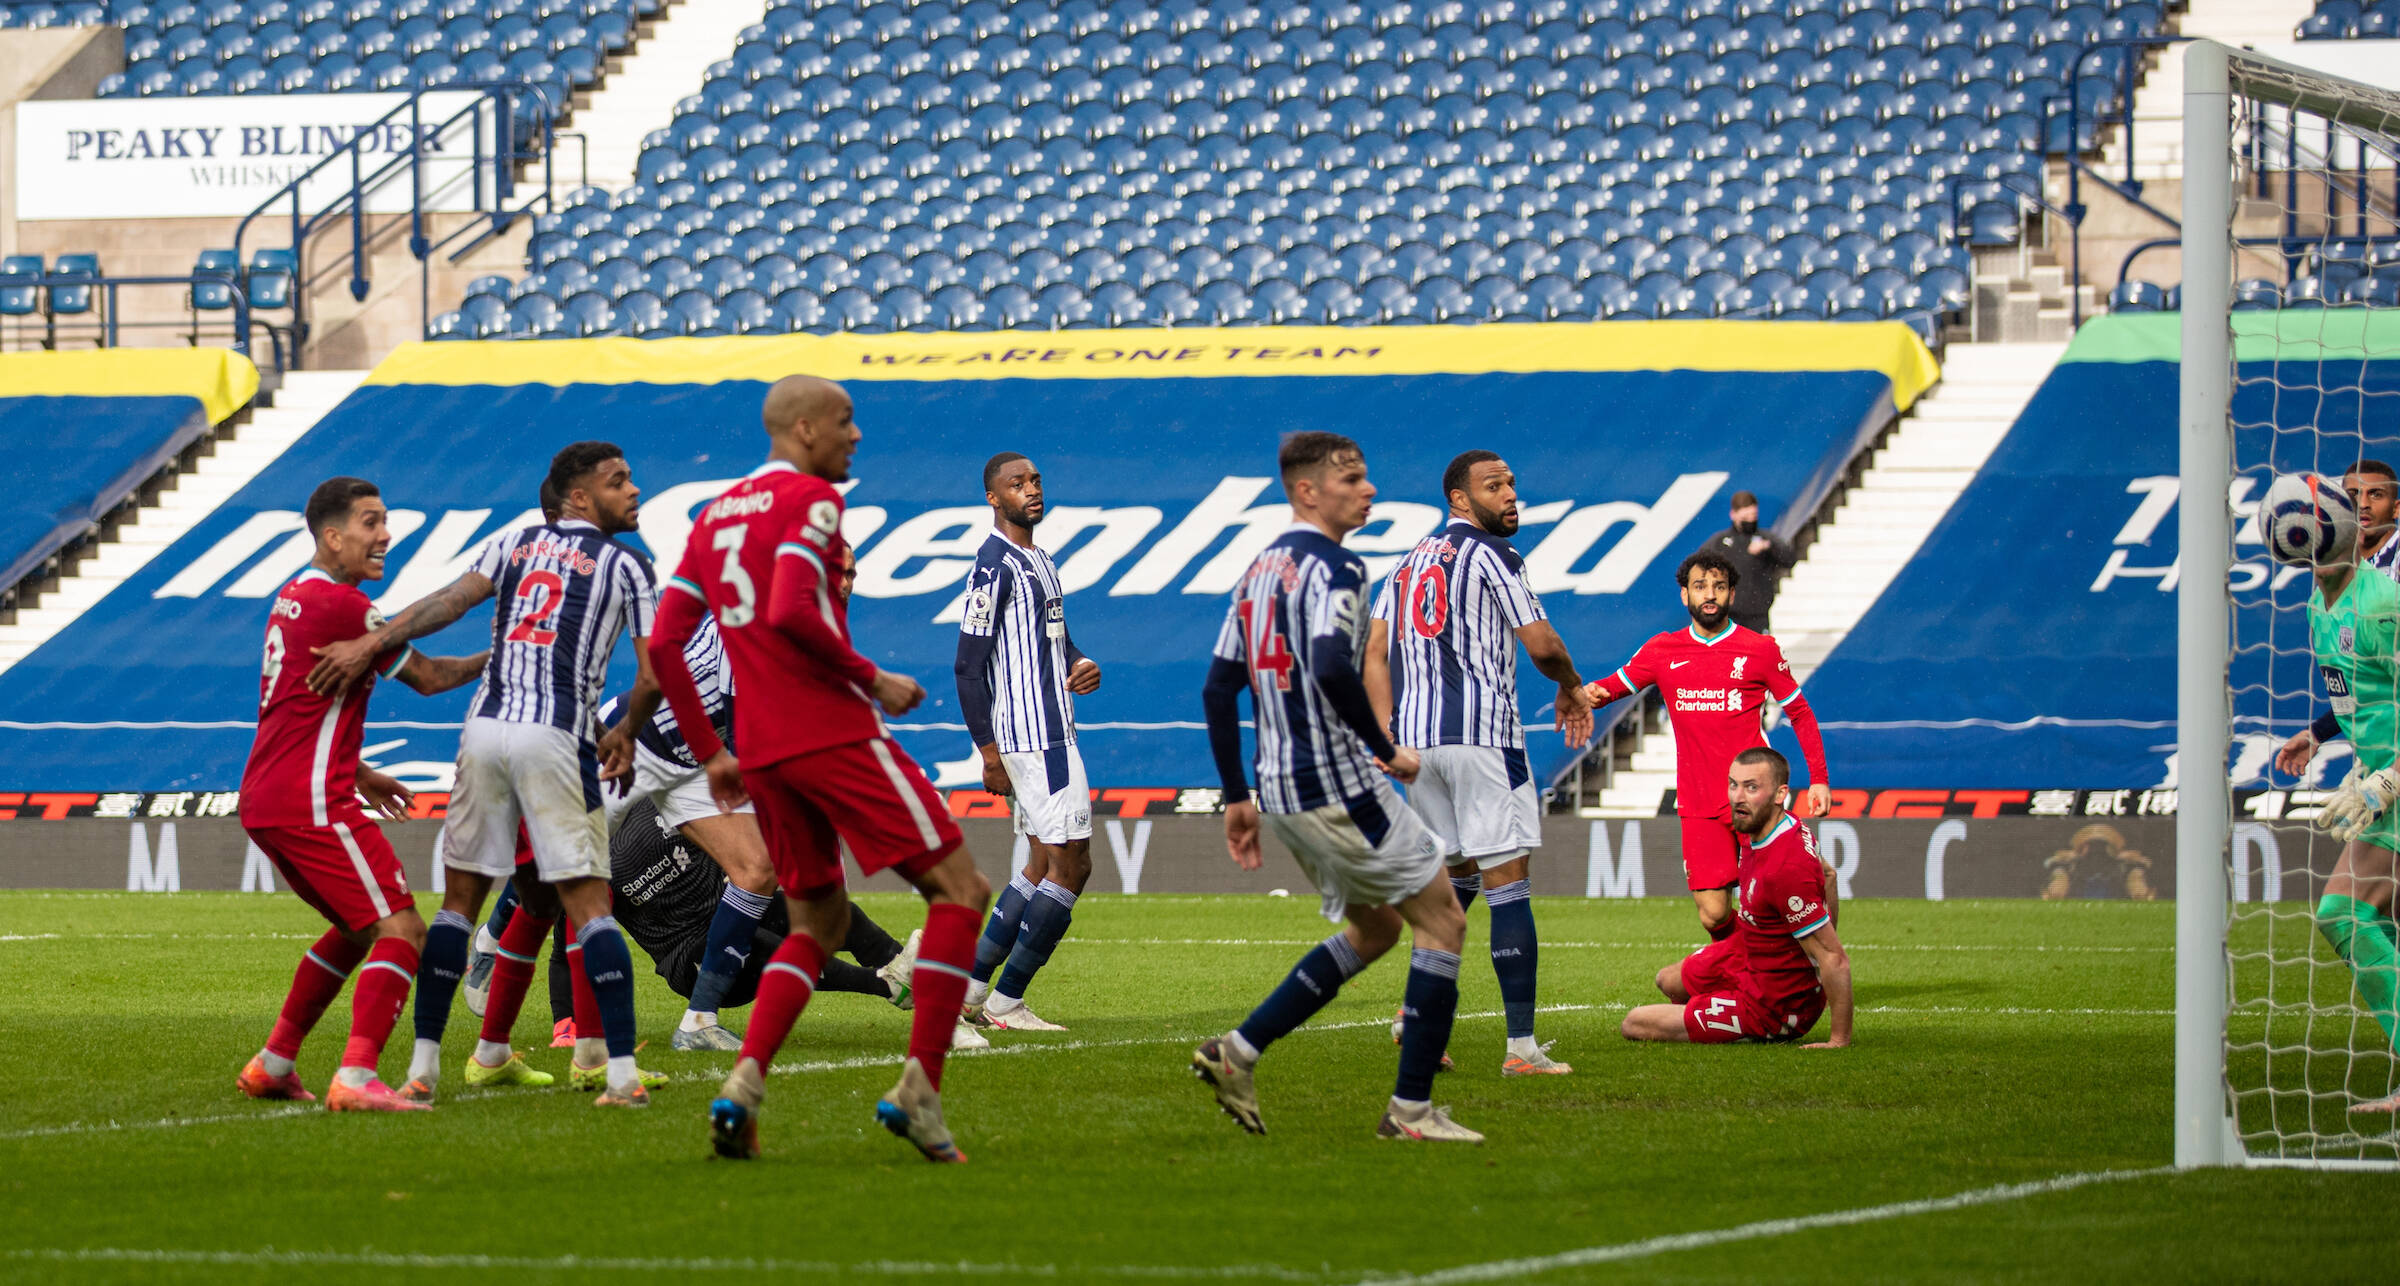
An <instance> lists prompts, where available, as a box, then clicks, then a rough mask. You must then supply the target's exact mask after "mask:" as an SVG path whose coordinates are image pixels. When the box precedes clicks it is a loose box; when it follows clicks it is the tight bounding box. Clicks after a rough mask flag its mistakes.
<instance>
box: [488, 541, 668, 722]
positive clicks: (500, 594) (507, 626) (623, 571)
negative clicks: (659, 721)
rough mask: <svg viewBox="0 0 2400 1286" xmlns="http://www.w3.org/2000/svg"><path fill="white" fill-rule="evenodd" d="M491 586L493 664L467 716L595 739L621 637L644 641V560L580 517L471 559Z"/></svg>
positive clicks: (652, 588) (647, 608)
mask: <svg viewBox="0 0 2400 1286" xmlns="http://www.w3.org/2000/svg"><path fill="white" fill-rule="evenodd" d="M475 570H476V571H477V572H478V573H480V574H481V575H483V576H484V578H485V579H487V580H489V581H491V583H492V597H493V599H494V601H495V603H496V604H497V610H496V611H495V612H494V613H493V615H492V658H491V660H490V661H487V662H485V664H484V667H483V686H482V688H480V689H478V690H477V691H476V693H475V704H474V705H473V706H472V707H470V708H469V714H470V715H472V716H473V717H475V718H478V719H499V720H502V721H505V722H508V723H539V724H548V725H549V726H551V727H553V728H560V729H564V730H565V731H567V732H571V733H574V734H575V735H576V736H578V737H580V738H582V739H583V740H584V741H585V742H587V743H588V742H590V741H592V740H593V732H592V724H593V721H594V719H595V718H596V716H597V712H598V711H599V708H600V697H601V693H602V691H603V690H604V689H605V688H606V687H607V685H608V658H609V654H610V653H611V652H614V651H615V650H616V647H617V639H618V638H619V637H620V636H622V635H623V634H624V633H625V632H626V631H627V630H631V631H632V632H633V636H634V637H635V638H637V639H640V638H648V637H649V636H650V622H651V620H652V618H653V616H654V615H655V614H656V613H657V610H658V587H657V585H656V584H655V583H654V582H653V581H652V579H651V574H650V563H649V560H647V559H645V558H643V557H642V556H641V555H640V554H637V553H635V552H633V551H632V550H630V549H627V548H626V547H624V546H623V545H620V544H618V543H617V542H615V541H613V540H610V539H609V538H608V537H607V536H605V535H603V534H601V531H600V529H599V528H598V527H595V526H593V525H592V524H591V523H588V522H585V521H583V520H582V519H580V518H563V519H560V520H559V521H557V522H555V523H543V524H542V525H540V526H538V527H520V528H518V529H517V530H515V531H511V532H504V533H502V534H501V535H498V536H495V537H493V538H492V540H491V542H490V543H488V544H486V545H485V546H484V547H483V552H482V553H481V554H479V555H477V557H476V559H475Z"/></svg>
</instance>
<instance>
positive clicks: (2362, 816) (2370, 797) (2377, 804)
mask: <svg viewBox="0 0 2400 1286" xmlns="http://www.w3.org/2000/svg"><path fill="white" fill-rule="evenodd" d="M2394 796H2400V768H2378V769H2376V770H2375V771H2374V772H2371V773H2363V774H2362V773H2361V772H2360V771H2359V770H2358V769H2356V768H2353V769H2351V770H2350V775H2349V776H2348V777H2345V778H2343V779H2342V784H2341V787H2340V789H2338V790H2335V791H2334V792H2333V798H2331V799H2329V800H2326V801H2325V806H2324V807H2322V808H2320V809H2318V810H2317V825H2318V826H2321V827H2323V828H2324V829H2325V831H2326V832H2327V833H2328V834H2330V835H2332V836H2333V837H2334V838H2335V839H2338V840H2341V841H2342V842H2343V843H2348V842H2350V841H2351V840H2354V839H2357V838H2358V837H2359V836H2360V835H2363V834H2365V833H2366V829H2367V828H2368V827H2369V826H2372V825H2374V824H2375V819H2376V818H2378V817H2380V816H2382V815H2383V810H2384V809H2387V808H2389V807H2391V806H2392V799H2393V797H2394Z"/></svg>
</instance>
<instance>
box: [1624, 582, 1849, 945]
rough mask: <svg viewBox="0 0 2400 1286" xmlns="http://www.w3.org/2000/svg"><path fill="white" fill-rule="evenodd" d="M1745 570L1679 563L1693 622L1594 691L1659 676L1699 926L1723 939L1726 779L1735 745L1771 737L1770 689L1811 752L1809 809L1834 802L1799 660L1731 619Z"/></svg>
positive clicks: (1727, 864)
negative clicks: (1795, 675)
mask: <svg viewBox="0 0 2400 1286" xmlns="http://www.w3.org/2000/svg"><path fill="white" fill-rule="evenodd" d="M1740 579H1741V575H1740V573H1738V572H1736V571H1735V570H1734V569H1733V564H1732V563H1729V562H1727V561H1726V560H1725V557H1724V555H1722V554H1719V553H1717V552H1715V551H1714V550H1705V549H1704V550H1702V551H1700V552H1699V553H1696V554H1693V555H1692V556H1691V557H1689V558H1686V559H1684V560H1683V565H1682V566H1680V567H1677V568H1676V569H1675V583H1676V584H1678V585H1681V586H1682V587H1683V608H1684V610H1685V611H1686V612H1688V613H1690V614H1691V618H1692V623H1691V624H1690V625H1688V626H1685V627H1684V628H1682V629H1679V630H1668V631H1667V632H1666V633H1664V634H1657V635H1653V636H1652V637H1651V638H1650V640H1649V641H1648V642H1646V643H1644V644H1642V646H1641V648H1640V649H1639V650H1638V651H1636V652H1635V653H1634V654H1633V659H1632V660H1630V661H1627V662H1626V663H1625V668H1623V669H1621V670H1619V671H1617V672H1616V673H1615V674H1612V675H1609V676H1608V677H1607V678H1604V679H1601V680H1599V681H1598V682H1595V683H1593V684H1592V685H1591V686H1590V687H1589V688H1588V689H1587V690H1588V691H1589V692H1590V693H1591V695H1592V705H1593V707H1594V708H1598V707H1600V706H1604V705H1607V704H1608V703H1609V702H1611V701H1616V700H1620V699H1622V698H1625V697H1629V696H1632V695H1633V694H1634V693H1636V692H1639V691H1641V690H1642V689H1644V688H1647V687H1650V686H1652V685H1656V686H1657V688H1658V694H1659V696H1660V697H1661V698H1662V699H1663V700H1664V701H1665V702H1666V705H1667V723H1668V725H1669V726H1671V727H1672V728H1674V730H1675V812H1676V820H1677V821H1678V822H1680V823H1681V825H1682V830H1683V875H1684V883H1685V884H1686V885H1688V886H1689V887H1690V888H1691V890H1692V903H1693V905H1694V906H1696V907H1698V908H1699V910H1700V927H1701V928H1703V929H1706V930H1707V931H1708V936H1710V937H1711V938H1716V939H1719V940H1722V939H1724V938H1725V937H1726V936H1727V935H1729V934H1731V933H1732V932H1733V894H1732V889H1733V880H1734V832H1733V828H1732V827H1731V826H1729V825H1727V822H1726V815H1725V801H1724V794H1723V791H1722V790H1721V789H1720V787H1719V783H1720V782H1722V781H1724V780H1725V768H1726V765H1728V764H1730V763H1732V762H1733V757H1734V755H1735V754H1737V753H1739V752H1740V751H1742V750H1745V749H1748V748H1749V747H1751V746H1763V745H1765V744H1767V734H1766V722H1765V720H1764V718H1763V717H1762V716H1763V714H1764V710H1765V707H1766V698H1768V697H1770V696H1771V697H1773V698H1775V699H1776V700H1777V701H1779V702H1781V703H1783V712H1784V714H1785V715H1787V716H1789V717H1790V719H1791V721H1792V731H1793V732H1795V733H1797V734H1799V737H1800V752H1801V753H1802V754H1804V755H1806V756H1807V757H1808V805H1809V815H1810V816H1813V817H1822V816H1824V815H1825V810H1826V809H1827V808H1829V807H1831V806H1832V804H1833V789H1832V787H1830V786H1828V785H1827V784H1826V781H1825V742H1824V740H1823V738H1821V737H1820V736H1819V735H1818V733H1817V716H1816V714H1815V712H1814V711H1812V710H1810V709H1809V705H1808V702H1807V701H1806V700H1805V699H1803V698H1802V697H1801V695H1800V685H1799V684H1798V683H1795V682H1793V681H1792V663H1791V662H1789V661H1787V660H1785V659H1784V657H1783V649H1782V648H1781V647H1779V646H1777V645H1776V642H1775V640H1774V639H1773V638H1772V637H1770V636H1768V635H1765V634H1758V633H1754V632H1752V631H1750V630H1746V629H1743V628H1742V627H1741V626H1739V625H1736V624H1734V623H1733V619H1732V618H1731V617H1730V616H1729V615H1728V614H1727V613H1728V612H1730V611H1731V610H1732V605H1733V589H1734V586H1735V585H1736V584H1737V583H1738V582H1739V581H1740Z"/></svg>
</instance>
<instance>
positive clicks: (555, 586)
mask: <svg viewBox="0 0 2400 1286" xmlns="http://www.w3.org/2000/svg"><path fill="white" fill-rule="evenodd" d="M536 590H539V591H541V592H540V595H539V599H538V601H536V602H535V603H534V604H533V605H532V608H533V610H532V613H531V614H530V615H528V616H527V617H525V619H523V620H521V621H518V622H517V626H516V628H515V629H512V630H510V631H509V632H508V641H509V642H511V643H531V644H533V645H534V646H535V647H548V646H550V645H551V644H553V643H556V642H557V641H558V631H557V630H554V629H549V628H547V627H545V626H544V625H543V624H542V622H544V621H546V620H549V619H550V617H551V615H552V614H553V613H555V612H557V611H558V607H559V604H560V603H562V602H564V601H566V594H567V583H566V582H565V581H563V580H560V579H559V577H558V573H557V572H553V571H534V572H527V573H525V579H523V580H521V581H518V582H517V597H518V598H535V597H536V595H535V591H536Z"/></svg>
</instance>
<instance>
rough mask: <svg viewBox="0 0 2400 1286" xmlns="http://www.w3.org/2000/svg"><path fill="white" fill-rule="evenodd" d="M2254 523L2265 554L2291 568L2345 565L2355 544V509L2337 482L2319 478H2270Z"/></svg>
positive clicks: (2295, 475) (2313, 475)
mask: <svg viewBox="0 0 2400 1286" xmlns="http://www.w3.org/2000/svg"><path fill="white" fill-rule="evenodd" d="M2258 521H2259V528H2260V533H2261V534H2262V535H2264V536H2265V537H2266V540H2267V552H2268V553H2270V554H2272V555H2274V557H2275V561H2276V562H2279V563H2285V564H2289V565H2290V566H2293V567H2318V566H2324V565H2327V564H2333V563H2343V562H2347V561H2349V559H2350V556H2351V551H2352V550H2353V549H2355V548H2357V546H2358V511H2357V510H2356V509H2354V508H2352V507H2351V504H2350V497H2349V496H2348V495H2346V494H2344V493H2343V491H2342V489H2341V486H2340V483H2339V481H2338V480H2337V479H2333V478H2328V477H2326V476H2324V475H2323V474H2316V473H2280V474H2277V475H2275V481H2273V482H2271V483H2269V484H2268V485H2267V497H2266V499H2264V500H2262V501H2260V502H2259V506H2258Z"/></svg>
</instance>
